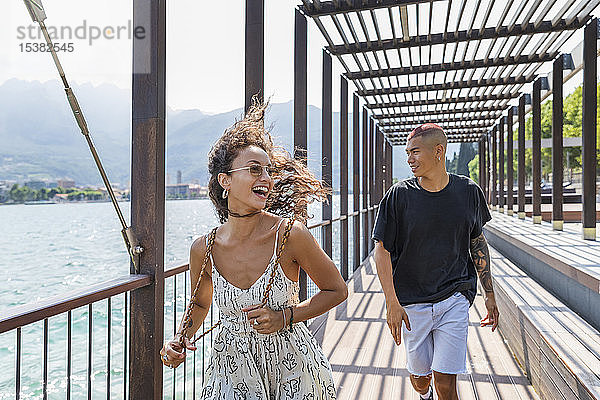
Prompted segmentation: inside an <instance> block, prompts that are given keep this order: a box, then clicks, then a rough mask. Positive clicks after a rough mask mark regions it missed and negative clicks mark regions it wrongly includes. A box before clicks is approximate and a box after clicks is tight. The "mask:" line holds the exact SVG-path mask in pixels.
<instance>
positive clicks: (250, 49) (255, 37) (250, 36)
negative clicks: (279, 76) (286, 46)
mask: <svg viewBox="0 0 600 400" xmlns="http://www.w3.org/2000/svg"><path fill="white" fill-rule="evenodd" d="M264 21H265V6H264V0H246V36H245V48H246V52H245V60H246V61H245V77H246V80H245V86H246V89H245V92H244V93H245V101H244V110H245V111H248V108H250V106H251V105H252V97H253V96H254V95H256V94H258V97H259V100H260V101H262V100H263V96H264V82H265V79H264V70H265V68H264V65H265V40H264V39H265V33H264V32H265V29H264Z"/></svg>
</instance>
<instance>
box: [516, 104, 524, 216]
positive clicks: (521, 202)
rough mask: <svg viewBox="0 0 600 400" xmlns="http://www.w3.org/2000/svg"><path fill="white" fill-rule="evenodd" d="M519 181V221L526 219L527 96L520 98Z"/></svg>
mask: <svg viewBox="0 0 600 400" xmlns="http://www.w3.org/2000/svg"><path fill="white" fill-rule="evenodd" d="M517 181H518V182H517V185H518V189H517V193H518V198H517V214H518V216H519V219H525V95H521V97H519V136H518V152H517Z"/></svg>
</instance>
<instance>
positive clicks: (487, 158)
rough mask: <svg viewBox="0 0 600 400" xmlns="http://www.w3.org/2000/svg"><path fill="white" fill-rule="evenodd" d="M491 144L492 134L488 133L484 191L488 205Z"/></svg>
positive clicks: (489, 199) (489, 202)
mask: <svg viewBox="0 0 600 400" xmlns="http://www.w3.org/2000/svg"><path fill="white" fill-rule="evenodd" d="M491 142H492V132H491V131H490V132H488V133H487V136H486V138H485V149H486V152H485V189H486V196H487V200H488V204H490V205H491V204H492V184H491V182H490V179H491V174H490V168H491V166H492V163H491V162H490V157H491V155H490V153H491Z"/></svg>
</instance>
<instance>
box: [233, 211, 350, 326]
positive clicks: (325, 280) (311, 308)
mask: <svg viewBox="0 0 600 400" xmlns="http://www.w3.org/2000/svg"><path fill="white" fill-rule="evenodd" d="M282 260H285V262H283V264H287V263H293V264H294V266H295V271H294V273H295V275H296V276H297V275H298V271H299V268H302V269H303V270H304V271H306V273H307V275H308V276H309V277H310V279H312V281H313V282H314V283H315V284H316V285H317V287H318V288H319V289H320V291H319V292H318V293H317V294H315V295H314V296H312V297H311V298H310V299H307V300H306V301H303V302H302V303H300V304H298V305H297V306H296V307H294V311H293V313H294V322H300V321H306V320H308V319H311V318H314V317H316V316H319V315H321V314H323V313H325V312H327V311H329V310H330V309H332V308H333V307H335V306H337V305H338V304H340V303H341V302H342V301H344V300H345V299H346V297H348V287H347V286H346V282H344V279H342V276H341V275H340V273H339V271H338V270H337V268H336V266H335V264H334V263H333V261H331V258H329V256H328V255H327V254H326V253H325V252H324V251H323V249H321V247H320V246H319V245H318V244H317V242H316V241H315V239H314V237H313V236H312V235H311V233H310V232H309V231H308V229H307V228H306V227H305V226H304V225H303V224H302V223H300V222H295V223H294V226H293V227H292V230H291V231H290V236H289V238H288V241H287V242H286V245H285V249H284V251H283V254H282V257H281V260H280V261H282ZM282 266H283V265H282ZM285 269H286V270H287V269H288V268H287V267H286V268H285ZM259 307H260V305H255V306H251V307H247V308H245V309H243V310H242V311H245V312H248V320H249V321H250V322H251V323H252V322H254V320H257V321H258V325H252V327H253V328H254V329H255V330H256V331H257V332H259V333H263V334H269V333H273V332H276V331H278V330H280V329H282V328H284V322H285V325H288V324H289V321H290V318H291V317H292V311H291V310H290V309H289V308H288V309H285V310H283V313H285V319H284V317H283V313H282V311H273V310H271V309H269V308H266V307H265V308H259Z"/></svg>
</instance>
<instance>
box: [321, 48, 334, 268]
mask: <svg viewBox="0 0 600 400" xmlns="http://www.w3.org/2000/svg"><path fill="white" fill-rule="evenodd" d="M322 89H323V92H322V99H323V100H322V101H323V105H322V109H321V124H322V127H321V162H322V167H321V171H322V172H321V177H322V179H323V182H325V184H326V185H327V186H329V187H331V176H332V162H331V161H332V160H331V157H332V140H331V133H332V132H331V130H332V124H331V112H332V109H331V107H332V97H331V96H332V92H331V91H332V86H331V56H330V55H329V53H328V52H327V51H326V50H325V49H323V88H322ZM321 207H322V212H321V217H322V219H323V221H331V219H332V207H331V196H328V201H327V202H325V203H323V204H322V205H321ZM321 232H322V236H321V240H322V246H323V250H324V251H325V253H327V255H328V256H329V257H331V256H332V238H331V235H332V229H331V224H328V225H325V226H323V227H321Z"/></svg>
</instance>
